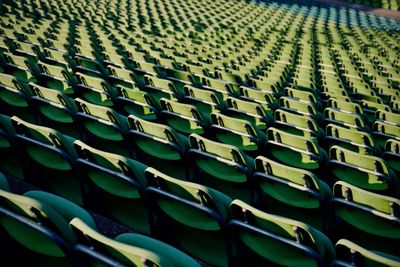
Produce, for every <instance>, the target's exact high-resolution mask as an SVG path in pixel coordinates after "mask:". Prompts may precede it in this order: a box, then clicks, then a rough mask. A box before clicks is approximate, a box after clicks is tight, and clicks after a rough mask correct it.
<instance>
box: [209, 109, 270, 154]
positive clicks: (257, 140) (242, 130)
mask: <svg viewBox="0 0 400 267" xmlns="http://www.w3.org/2000/svg"><path fill="white" fill-rule="evenodd" d="M211 122H212V125H211V127H210V131H211V132H212V134H213V136H215V138H216V139H217V140H218V141H219V142H222V143H225V144H229V145H233V146H236V147H238V148H240V149H242V150H243V151H246V152H247V151H249V152H251V151H257V150H259V149H260V148H261V147H262V146H263V144H264V142H265V141H266V136H265V134H264V133H263V132H262V131H260V130H258V129H256V128H255V127H254V126H253V125H252V124H251V123H250V122H248V121H246V120H242V119H236V118H232V117H229V116H226V115H223V114H221V113H219V112H213V113H211Z"/></svg>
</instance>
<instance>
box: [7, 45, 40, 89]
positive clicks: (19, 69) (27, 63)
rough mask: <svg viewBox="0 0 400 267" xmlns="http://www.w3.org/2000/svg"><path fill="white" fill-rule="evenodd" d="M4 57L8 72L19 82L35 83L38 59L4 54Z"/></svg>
mask: <svg viewBox="0 0 400 267" xmlns="http://www.w3.org/2000/svg"><path fill="white" fill-rule="evenodd" d="M0 56H1V57H4V58H5V59H4V61H6V63H5V64H4V66H5V67H6V72H7V73H9V74H11V75H13V76H15V77H16V78H17V79H18V80H20V81H23V82H26V83H28V82H35V81H36V78H35V76H34V73H35V72H36V71H37V59H36V58H28V57H24V56H18V55H15V54H13V53H9V52H4V53H3V54H0Z"/></svg>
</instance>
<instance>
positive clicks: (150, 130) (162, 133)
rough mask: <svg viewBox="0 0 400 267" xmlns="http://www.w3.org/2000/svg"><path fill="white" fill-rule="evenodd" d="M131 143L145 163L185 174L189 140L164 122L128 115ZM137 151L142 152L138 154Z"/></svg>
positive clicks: (164, 170) (176, 174) (163, 169)
mask: <svg viewBox="0 0 400 267" xmlns="http://www.w3.org/2000/svg"><path fill="white" fill-rule="evenodd" d="M128 124H129V132H128V136H129V139H130V140H131V143H132V144H134V146H135V147H136V148H137V150H138V158H141V159H142V160H143V161H144V162H145V163H146V164H147V165H149V166H154V167H157V168H159V169H161V170H162V171H163V172H165V173H168V174H170V175H174V176H177V177H181V178H185V177H186V176H187V169H186V168H187V167H188V166H186V164H185V162H186V161H187V158H186V153H187V150H188V147H189V142H188V139H187V137H186V136H184V135H182V134H179V133H178V132H176V131H175V130H174V129H173V128H171V127H169V126H166V125H164V124H160V123H155V122H150V121H145V120H143V119H140V118H138V117H135V116H133V115H129V116H128ZM139 151H140V152H141V153H142V154H143V155H140V153H139Z"/></svg>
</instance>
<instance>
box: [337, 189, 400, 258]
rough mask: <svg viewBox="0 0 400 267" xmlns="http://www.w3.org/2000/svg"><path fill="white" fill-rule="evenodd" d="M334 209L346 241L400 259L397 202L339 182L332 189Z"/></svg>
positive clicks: (397, 200)
mask: <svg viewBox="0 0 400 267" xmlns="http://www.w3.org/2000/svg"><path fill="white" fill-rule="evenodd" d="M332 206H333V209H334V212H335V214H336V216H337V217H338V218H339V219H340V222H341V224H340V229H341V233H342V234H341V235H342V237H343V238H346V239H349V240H351V241H353V242H356V243H357V244H359V245H361V246H363V247H365V248H368V249H371V250H377V251H381V252H386V253H389V254H393V255H399V252H400V245H399V240H400V238H399V236H400V227H399V223H400V217H399V214H398V209H399V207H400V200H399V199H398V198H394V197H387V196H384V195H381V194H376V193H372V192H369V191H366V190H363V189H361V188H358V187H356V186H354V185H351V184H349V183H346V182H342V181H339V182H336V183H335V185H334V187H333V199H332Z"/></svg>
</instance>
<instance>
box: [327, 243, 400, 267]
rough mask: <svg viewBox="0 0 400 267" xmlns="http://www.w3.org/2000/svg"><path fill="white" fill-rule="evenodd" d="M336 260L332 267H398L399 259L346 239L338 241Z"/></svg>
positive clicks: (399, 264)
mask: <svg viewBox="0 0 400 267" xmlns="http://www.w3.org/2000/svg"><path fill="white" fill-rule="evenodd" d="M335 248H336V260H335V261H334V262H332V264H331V265H330V266H332V267H340V266H343V267H346V266H368V267H369V266H376V267H384V266H400V257H398V256H396V255H390V254H387V253H383V252H380V251H376V250H369V249H366V248H364V247H361V246H359V245H357V244H356V243H354V242H351V241H350V240H347V239H340V240H339V241H338V242H337V243H336V245H335Z"/></svg>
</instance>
